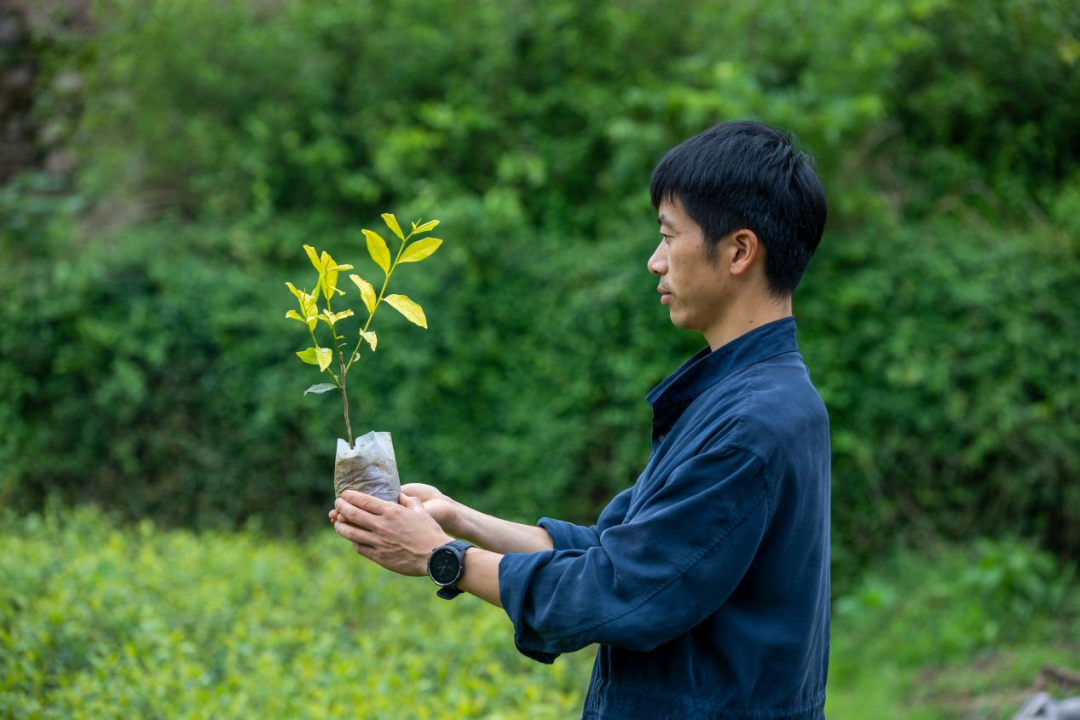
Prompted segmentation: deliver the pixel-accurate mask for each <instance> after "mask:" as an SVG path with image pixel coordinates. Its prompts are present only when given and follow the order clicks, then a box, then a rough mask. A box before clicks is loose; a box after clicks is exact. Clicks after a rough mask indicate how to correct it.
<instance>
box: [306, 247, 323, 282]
mask: <svg viewBox="0 0 1080 720" xmlns="http://www.w3.org/2000/svg"><path fill="white" fill-rule="evenodd" d="M304 252H306V253H307V256H308V258H310V259H311V264H312V265H314V266H315V269H316V270H318V271H319V275H322V274H323V263H322V260H320V259H319V254H318V253H317V252H315V248H313V247H311V246H310V245H305V246H304ZM323 254H325V253H323Z"/></svg>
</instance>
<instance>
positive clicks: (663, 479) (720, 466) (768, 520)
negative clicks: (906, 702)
mask: <svg viewBox="0 0 1080 720" xmlns="http://www.w3.org/2000/svg"><path fill="white" fill-rule="evenodd" d="M647 400H648V402H649V404H650V405H651V406H652V411H653V445H652V454H651V456H650V458H649V462H648V464H647V465H646V467H645V470H644V472H642V473H641V476H640V477H638V479H637V482H635V483H634V485H633V486H632V487H630V488H628V489H626V490H624V491H622V492H621V493H619V494H618V495H616V496H615V498H614V499H613V500H612V501H611V503H610V504H609V505H608V506H607V507H606V508H605V509H604V511H603V512H602V513H601V515H600V518H599V519H598V520H597V522H596V524H595V525H592V526H590V527H583V526H579V525H574V524H571V523H567V522H563V521H560V520H552V519H550V518H542V519H541V520H540V521H539V523H538V525H540V526H541V527H543V528H545V529H546V530H547V531H548V533H549V534H550V535H551V538H552V540H553V542H554V546H555V548H554V549H553V550H546V551H543V552H536V553H510V554H507V555H505V556H504V557H503V559H502V561H501V562H500V564H499V597H500V599H501V600H502V604H503V607H504V608H505V610H506V613H507V615H509V617H510V620H511V621H512V622H513V624H514V643H515V645H516V646H517V648H518V650H519V651H521V652H522V653H524V654H525V655H527V656H528V657H530V658H533V659H535V660H539V661H540V662H545V663H551V662H554V661H555V658H556V657H558V655H559V654H560V653H564V652H572V651H574V650H579V649H581V648H584V647H585V646H587V645H590V644H592V643H597V644H598V649H597V655H596V663H595V665H594V666H593V674H592V681H591V683H590V685H589V691H588V694H587V695H586V699H585V707H584V715H583V718H586V719H587V720H601V719H603V720H607V719H608V718H611V719H614V718H618V719H619V720H626V719H627V718H648V719H649V720H663V719H668V720H676V719H678V720H683V719H684V718H686V719H689V718H694V719H697V718H701V719H702V720H704V719H705V718H709V719H710V720H713V719H715V718H754V719H756V720H763V719H778V718H797V719H798V720H806V719H809V718H815V719H816V718H823V717H824V712H823V707H824V704H825V680H826V675H827V673H828V662H829V420H828V415H827V414H826V411H825V405H824V403H823V402H822V401H821V397H820V396H819V395H818V393H817V391H816V390H815V389H814V386H813V385H812V384H811V382H810V374H809V372H808V371H807V369H806V365H805V364H804V363H803V359H802V356H801V355H800V354H799V352H798V347H797V345H796V343H795V320H794V318H792V317H787V318H784V319H781V320H777V321H775V322H771V323H768V324H766V325H762V326H761V327H759V328H756V329H754V330H752V331H750V332H748V333H746V334H744V335H742V336H740V337H738V338H736V339H735V340H732V341H731V342H729V343H727V344H726V345H723V346H722V347H720V348H718V349H717V350H715V351H712V352H710V350H709V348H708V347H705V348H704V349H702V350H701V352H699V353H697V354H696V355H694V357H692V358H690V360H688V361H687V362H686V363H684V364H683V366H682V367H680V368H679V369H678V370H677V371H675V372H674V373H673V374H672V375H671V376H670V377H668V378H667V379H666V380H664V381H663V382H662V383H660V385H658V386H657V387H656V388H655V389H654V390H653V391H652V392H651V393H649V395H648V397H647Z"/></svg>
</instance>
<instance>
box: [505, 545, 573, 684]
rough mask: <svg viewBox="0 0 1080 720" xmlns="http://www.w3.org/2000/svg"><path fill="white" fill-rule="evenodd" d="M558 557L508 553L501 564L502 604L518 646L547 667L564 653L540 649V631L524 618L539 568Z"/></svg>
mask: <svg viewBox="0 0 1080 720" xmlns="http://www.w3.org/2000/svg"><path fill="white" fill-rule="evenodd" d="M549 532H550V531H549ZM552 539H554V536H552ZM554 554H555V551H554V550H544V551H541V552H536V553H507V554H506V555H503V557H502V560H500V561H499V601H500V602H501V603H502V606H503V610H504V611H505V612H506V615H507V617H509V618H510V622H511V623H513V624H514V646H515V647H516V648H517V649H518V652H520V653H521V654H522V655H524V656H525V657H528V658H531V659H533V660H536V661H537V662H542V663H545V664H547V665H550V664H552V663H553V662H555V658H557V657H559V655H560V653H551V652H545V651H544V650H541V649H540V645H541V643H542V640H541V639H540V637H539V635H538V634H537V633H536V631H534V630H532V629H531V628H530V627H528V626H527V625H526V624H525V622H524V614H525V606H526V603H527V602H528V599H529V598H528V594H529V581H530V579H531V578H532V575H533V573H534V572H535V571H536V568H537V567H539V566H540V565H543V564H545V563H547V562H548V561H549V560H550V559H551V556H552V555H554Z"/></svg>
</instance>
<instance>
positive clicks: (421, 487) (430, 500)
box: [330, 483, 459, 535]
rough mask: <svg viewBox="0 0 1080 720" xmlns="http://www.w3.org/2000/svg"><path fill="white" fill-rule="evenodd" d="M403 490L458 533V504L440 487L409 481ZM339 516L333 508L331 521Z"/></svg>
mask: <svg viewBox="0 0 1080 720" xmlns="http://www.w3.org/2000/svg"><path fill="white" fill-rule="evenodd" d="M401 492H402V493H403V494H404V495H407V496H409V497H414V498H416V499H417V500H419V501H420V502H421V503H422V504H423V506H424V511H425V512H427V514H428V515H430V516H431V517H433V518H435V522H437V523H439V526H440V527H441V528H442V529H443V531H444V532H446V533H448V534H450V535H455V534H456V533H455V530H456V528H457V524H458V520H459V515H458V504H457V503H456V502H454V501H453V500H451V499H450V498H449V497H447V496H446V495H444V494H443V493H442V492H441V491H440V490H439V489H438V488H436V487H435V486H434V485H425V484H423V483H408V484H407V485H402V486H401ZM399 502H400V500H399ZM337 516H338V511H337V510H331V511H330V522H337Z"/></svg>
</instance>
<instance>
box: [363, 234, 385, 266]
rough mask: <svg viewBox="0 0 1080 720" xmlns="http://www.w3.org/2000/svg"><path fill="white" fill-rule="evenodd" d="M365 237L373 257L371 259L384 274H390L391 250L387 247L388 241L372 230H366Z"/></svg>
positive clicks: (369, 252) (368, 249)
mask: <svg viewBox="0 0 1080 720" xmlns="http://www.w3.org/2000/svg"><path fill="white" fill-rule="evenodd" d="M363 233H364V237H365V238H367V251H368V254H369V255H371V259H372V260H374V261H375V264H376V265H378V266H379V267H381V268H382V271H383V272H384V273H389V272H390V248H388V247H386V241H385V240H383V239H382V235H379V233H377V232H373V231H371V230H364V231H363Z"/></svg>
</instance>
